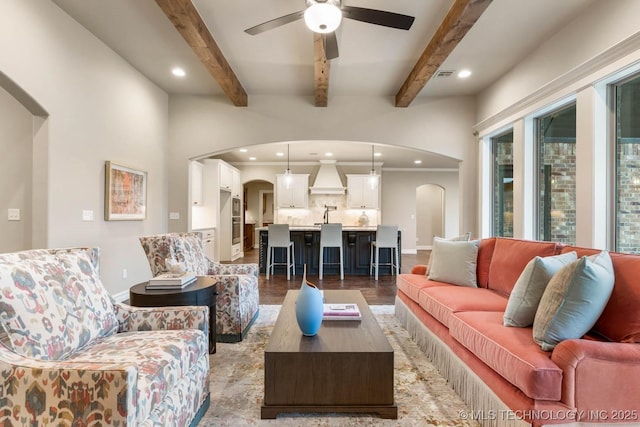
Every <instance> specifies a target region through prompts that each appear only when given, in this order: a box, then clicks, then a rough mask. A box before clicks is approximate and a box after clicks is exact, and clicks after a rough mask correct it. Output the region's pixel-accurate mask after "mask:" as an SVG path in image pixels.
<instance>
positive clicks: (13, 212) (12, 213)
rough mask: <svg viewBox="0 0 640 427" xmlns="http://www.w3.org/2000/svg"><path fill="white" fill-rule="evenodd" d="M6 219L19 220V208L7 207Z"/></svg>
mask: <svg viewBox="0 0 640 427" xmlns="http://www.w3.org/2000/svg"><path fill="white" fill-rule="evenodd" d="M7 219H8V220H9V221H20V209H7Z"/></svg>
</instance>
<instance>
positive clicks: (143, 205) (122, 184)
mask: <svg viewBox="0 0 640 427" xmlns="http://www.w3.org/2000/svg"><path fill="white" fill-rule="evenodd" d="M104 166H105V167H104V196H105V198H104V219H105V221H128V220H144V219H145V218H146V216H147V172H145V171H141V170H138V169H134V168H131V167H128V166H124V165H121V164H118V163H115V162H112V161H109V160H107V161H106V162H105V165H104Z"/></svg>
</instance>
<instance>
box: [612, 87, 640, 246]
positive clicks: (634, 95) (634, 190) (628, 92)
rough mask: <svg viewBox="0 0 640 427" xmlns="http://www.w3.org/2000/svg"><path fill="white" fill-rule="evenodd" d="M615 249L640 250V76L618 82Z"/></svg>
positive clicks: (616, 95) (616, 108) (616, 106)
mask: <svg viewBox="0 0 640 427" xmlns="http://www.w3.org/2000/svg"><path fill="white" fill-rule="evenodd" d="M613 93H614V102H615V119H614V120H615V172H614V174H615V178H614V182H615V196H616V197H615V212H614V216H615V221H614V224H615V248H616V251H619V252H630V253H640V77H638V76H635V77H634V78H632V79H631V80H626V81H624V82H622V83H619V84H616V85H614V90H613Z"/></svg>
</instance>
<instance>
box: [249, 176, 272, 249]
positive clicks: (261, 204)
mask: <svg viewBox="0 0 640 427" xmlns="http://www.w3.org/2000/svg"><path fill="white" fill-rule="evenodd" d="M244 205H245V206H244V208H245V209H244V222H245V225H251V224H253V225H254V226H255V227H262V226H264V224H268V223H273V207H274V204H273V184H272V183H270V182H268V181H264V180H253V181H248V182H246V183H245V184H244ZM257 235H258V233H255V237H254V242H253V247H254V248H255V247H256V246H257V244H258V240H257Z"/></svg>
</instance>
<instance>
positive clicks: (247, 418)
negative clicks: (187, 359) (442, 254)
mask: <svg viewBox="0 0 640 427" xmlns="http://www.w3.org/2000/svg"><path fill="white" fill-rule="evenodd" d="M371 309H372V311H373V313H374V315H375V316H376V319H377V320H378V323H379V324H380V326H381V327H382V329H383V331H384V333H385V335H386V336H387V339H388V340H389V343H390V344H391V345H392V346H393V349H394V363H395V373H394V379H395V399H396V404H397V405H398V419H397V420H383V419H381V418H379V417H377V416H375V415H357V414H353V415H345V414H306V415H302V414H281V415H278V417H277V419H275V420H261V419H260V406H261V405H262V397H263V393H264V389H263V382H264V366H263V365H264V349H265V347H266V345H267V341H268V340H269V336H270V334H271V329H272V328H273V325H274V324H275V321H276V318H277V316H278V312H279V310H280V306H278V305H262V306H260V315H259V317H258V319H257V320H256V322H255V324H254V325H253V326H252V327H251V329H250V330H249V333H248V334H247V337H246V338H245V340H243V341H242V342H240V343H235V344H225V343H217V347H216V349H217V353H216V354H214V355H212V356H211V407H210V408H209V411H208V412H207V413H206V414H205V416H204V417H203V419H202V420H201V421H200V424H199V426H203V427H204V426H206V427H213V426H233V427H237V426H302V425H304V426H340V427H343V426H476V425H477V424H475V423H474V422H472V421H469V420H466V419H465V416H466V414H467V412H466V411H467V410H468V409H467V407H466V406H465V404H464V402H462V400H461V399H460V398H459V397H458V396H457V395H456V394H455V392H454V391H453V390H452V389H451V388H450V387H449V386H448V385H447V383H446V381H445V380H444V378H442V377H441V376H440V374H439V373H438V371H437V370H436V369H435V368H434V366H433V365H432V364H431V363H430V362H429V361H428V360H427V358H426V357H425V355H424V354H423V353H422V351H421V350H420V349H419V348H418V346H417V345H416V343H415V342H414V341H413V340H412V339H411V338H410V337H409V335H408V333H407V332H406V331H405V330H404V328H403V327H402V326H400V323H399V322H398V320H397V319H396V317H395V315H394V314H393V306H390V305H387V306H371Z"/></svg>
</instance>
